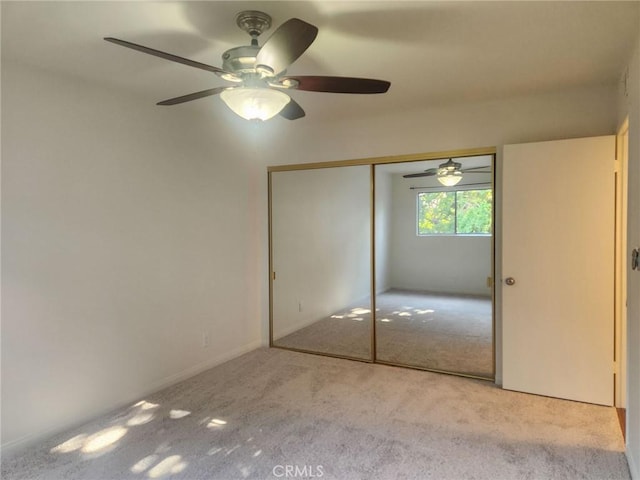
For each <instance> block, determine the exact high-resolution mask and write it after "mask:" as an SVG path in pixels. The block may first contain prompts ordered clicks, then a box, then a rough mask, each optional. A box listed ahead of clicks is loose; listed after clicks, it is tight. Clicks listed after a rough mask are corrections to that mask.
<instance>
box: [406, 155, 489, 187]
mask: <svg viewBox="0 0 640 480" xmlns="http://www.w3.org/2000/svg"><path fill="white" fill-rule="evenodd" d="M487 168H489V169H490V168H491V166H490V165H483V166H481V167H471V168H464V169H463V168H462V164H461V163H459V162H454V161H453V159H451V158H450V159H449V160H447V161H446V162H445V163H441V164H440V165H439V166H438V167H437V168H429V169H428V170H425V171H424V172H420V173H410V174H407V175H403V177H404V178H417V177H432V176H434V175H437V176H438V181H439V182H440V183H441V184H443V185H446V186H447V187H452V186H454V185H456V184H457V183H458V182H460V180H462V174H463V173H491V170H486V169H487ZM483 169H484V170H483Z"/></svg>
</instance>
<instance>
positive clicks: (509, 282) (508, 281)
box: [504, 277, 516, 286]
mask: <svg viewBox="0 0 640 480" xmlns="http://www.w3.org/2000/svg"><path fill="white" fill-rule="evenodd" d="M504 283H506V284H507V285H509V286H511V285H515V284H516V279H515V278H513V277H507V278H505V280H504Z"/></svg>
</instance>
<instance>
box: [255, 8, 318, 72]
mask: <svg viewBox="0 0 640 480" xmlns="http://www.w3.org/2000/svg"><path fill="white" fill-rule="evenodd" d="M316 35H318V28H317V27H315V26H313V25H311V24H310V23H307V22H303V21H302V20H300V19H298V18H291V19H289V20H287V21H286V22H284V23H283V24H282V25H280V27H278V29H277V30H276V31H275V32H273V34H272V35H271V36H270V37H269V39H268V40H267V41H266V42H265V43H264V45H263V46H262V48H261V49H260V51H259V52H258V55H256V66H258V65H265V66H267V67H269V68H271V69H272V70H273V73H274V74H276V75H277V74H278V73H280V72H282V71H284V70H285V69H286V68H287V67H288V66H289V65H291V64H292V63H293V62H295V61H296V60H297V59H298V57H299V56H300V55H302V54H303V53H304V51H305V50H306V49H307V48H309V45H311V44H312V43H313V41H314V40H315V39H316Z"/></svg>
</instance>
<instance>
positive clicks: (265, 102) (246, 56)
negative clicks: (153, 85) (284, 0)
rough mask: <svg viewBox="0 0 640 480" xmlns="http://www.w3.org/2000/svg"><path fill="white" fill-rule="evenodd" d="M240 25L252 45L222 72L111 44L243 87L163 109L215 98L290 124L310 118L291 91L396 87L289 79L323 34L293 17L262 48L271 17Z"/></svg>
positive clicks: (242, 19)
mask: <svg viewBox="0 0 640 480" xmlns="http://www.w3.org/2000/svg"><path fill="white" fill-rule="evenodd" d="M236 24H237V25H238V27H240V28H241V29H242V30H244V31H245V32H247V33H248V34H249V35H250V36H251V44H250V45H244V46H240V47H235V48H232V49H230V50H227V51H226V52H224V53H223V54H222V68H218V67H214V66H211V65H207V64H204V63H200V62H196V61H194V60H189V59H187V58H183V57H178V56H177V55H172V54H170V53H166V52H161V51H159V50H154V49H153V48H149V47H144V46H142V45H138V44H135V43H131V42H127V41H125V40H120V39H117V38H113V37H106V38H105V40H106V41H108V42H112V43H115V44H116V45H121V46H123V47H128V48H132V49H134V50H138V51H140V52H143V53H147V54H149V55H155V56H156V57H160V58H164V59H165V60H171V61H173V62H177V63H182V64H183V65H188V66H190V67H195V68H200V69H202V70H207V71H209V72H213V73H215V74H216V75H218V76H219V77H221V78H222V79H224V80H227V81H230V82H234V83H236V84H237V85H234V86H223V87H215V88H210V89H208V90H203V91H200V92H195V93H190V94H188V95H183V96H180V97H175V98H170V99H168V100H164V101H162V102H158V105H176V104H179V103H184V102H189V101H191V100H197V99H199V98H204V97H208V96H211V95H218V94H219V95H220V97H221V98H222V100H223V101H224V102H225V103H226V104H227V106H228V107H229V108H231V110H233V111H234V112H235V113H237V114H238V115H240V116H241V117H243V118H246V119H247V120H253V119H260V120H268V119H269V118H271V117H273V116H275V115H277V114H280V116H281V117H284V118H286V119H288V120H295V119H297V118H301V117H304V116H305V112H304V110H303V109H302V107H300V105H298V103H297V102H296V101H294V100H293V99H292V98H291V97H290V96H289V95H287V94H286V93H285V92H286V91H287V90H305V91H310V92H329V93H385V92H386V91H387V90H388V89H389V86H390V85H391V83H390V82H387V81H385V80H374V79H370V78H353V77H329V76H308V75H295V76H288V75H286V69H287V67H289V65H291V64H292V63H293V62H294V61H296V60H297V59H298V57H300V55H302V54H303V53H304V51H305V50H306V49H307V48H309V46H310V45H311V44H312V43H313V41H314V40H315V38H316V35H317V34H318V29H317V27H315V26H313V25H311V24H309V23H307V22H304V21H302V20H300V19H297V18H291V19H289V20H287V21H286V22H284V23H283V24H282V25H280V27H278V28H277V29H276V30H275V31H274V32H273V34H272V35H271V36H270V37H269V38H268V39H267V41H266V42H264V44H263V45H262V46H259V45H258V37H259V36H260V34H262V32H263V31H265V30H268V29H269V28H270V27H271V17H270V16H269V15H267V14H266V13H263V12H258V11H255V10H247V11H243V12H240V13H239V14H238V15H237V16H236Z"/></svg>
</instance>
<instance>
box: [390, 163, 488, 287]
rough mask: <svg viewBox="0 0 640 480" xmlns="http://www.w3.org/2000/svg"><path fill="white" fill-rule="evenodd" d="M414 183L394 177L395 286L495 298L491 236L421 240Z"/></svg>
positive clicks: (422, 237) (392, 227)
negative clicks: (489, 279)
mask: <svg viewBox="0 0 640 480" xmlns="http://www.w3.org/2000/svg"><path fill="white" fill-rule="evenodd" d="M411 184H412V183H411V182H410V181H408V180H407V179H405V178H402V175H401V174H395V175H393V196H392V198H393V202H392V203H393V209H392V219H393V220H392V225H391V286H392V287H393V288H401V289H408V290H426V291H432V292H443V293H459V294H469V295H485V296H491V288H489V287H487V277H490V276H491V261H492V258H491V248H492V245H491V243H492V242H491V236H455V235H446V236H418V235H417V234H416V216H417V213H416V208H417V203H416V195H417V194H418V192H419V190H410V189H409V186H410V185H411Z"/></svg>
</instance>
